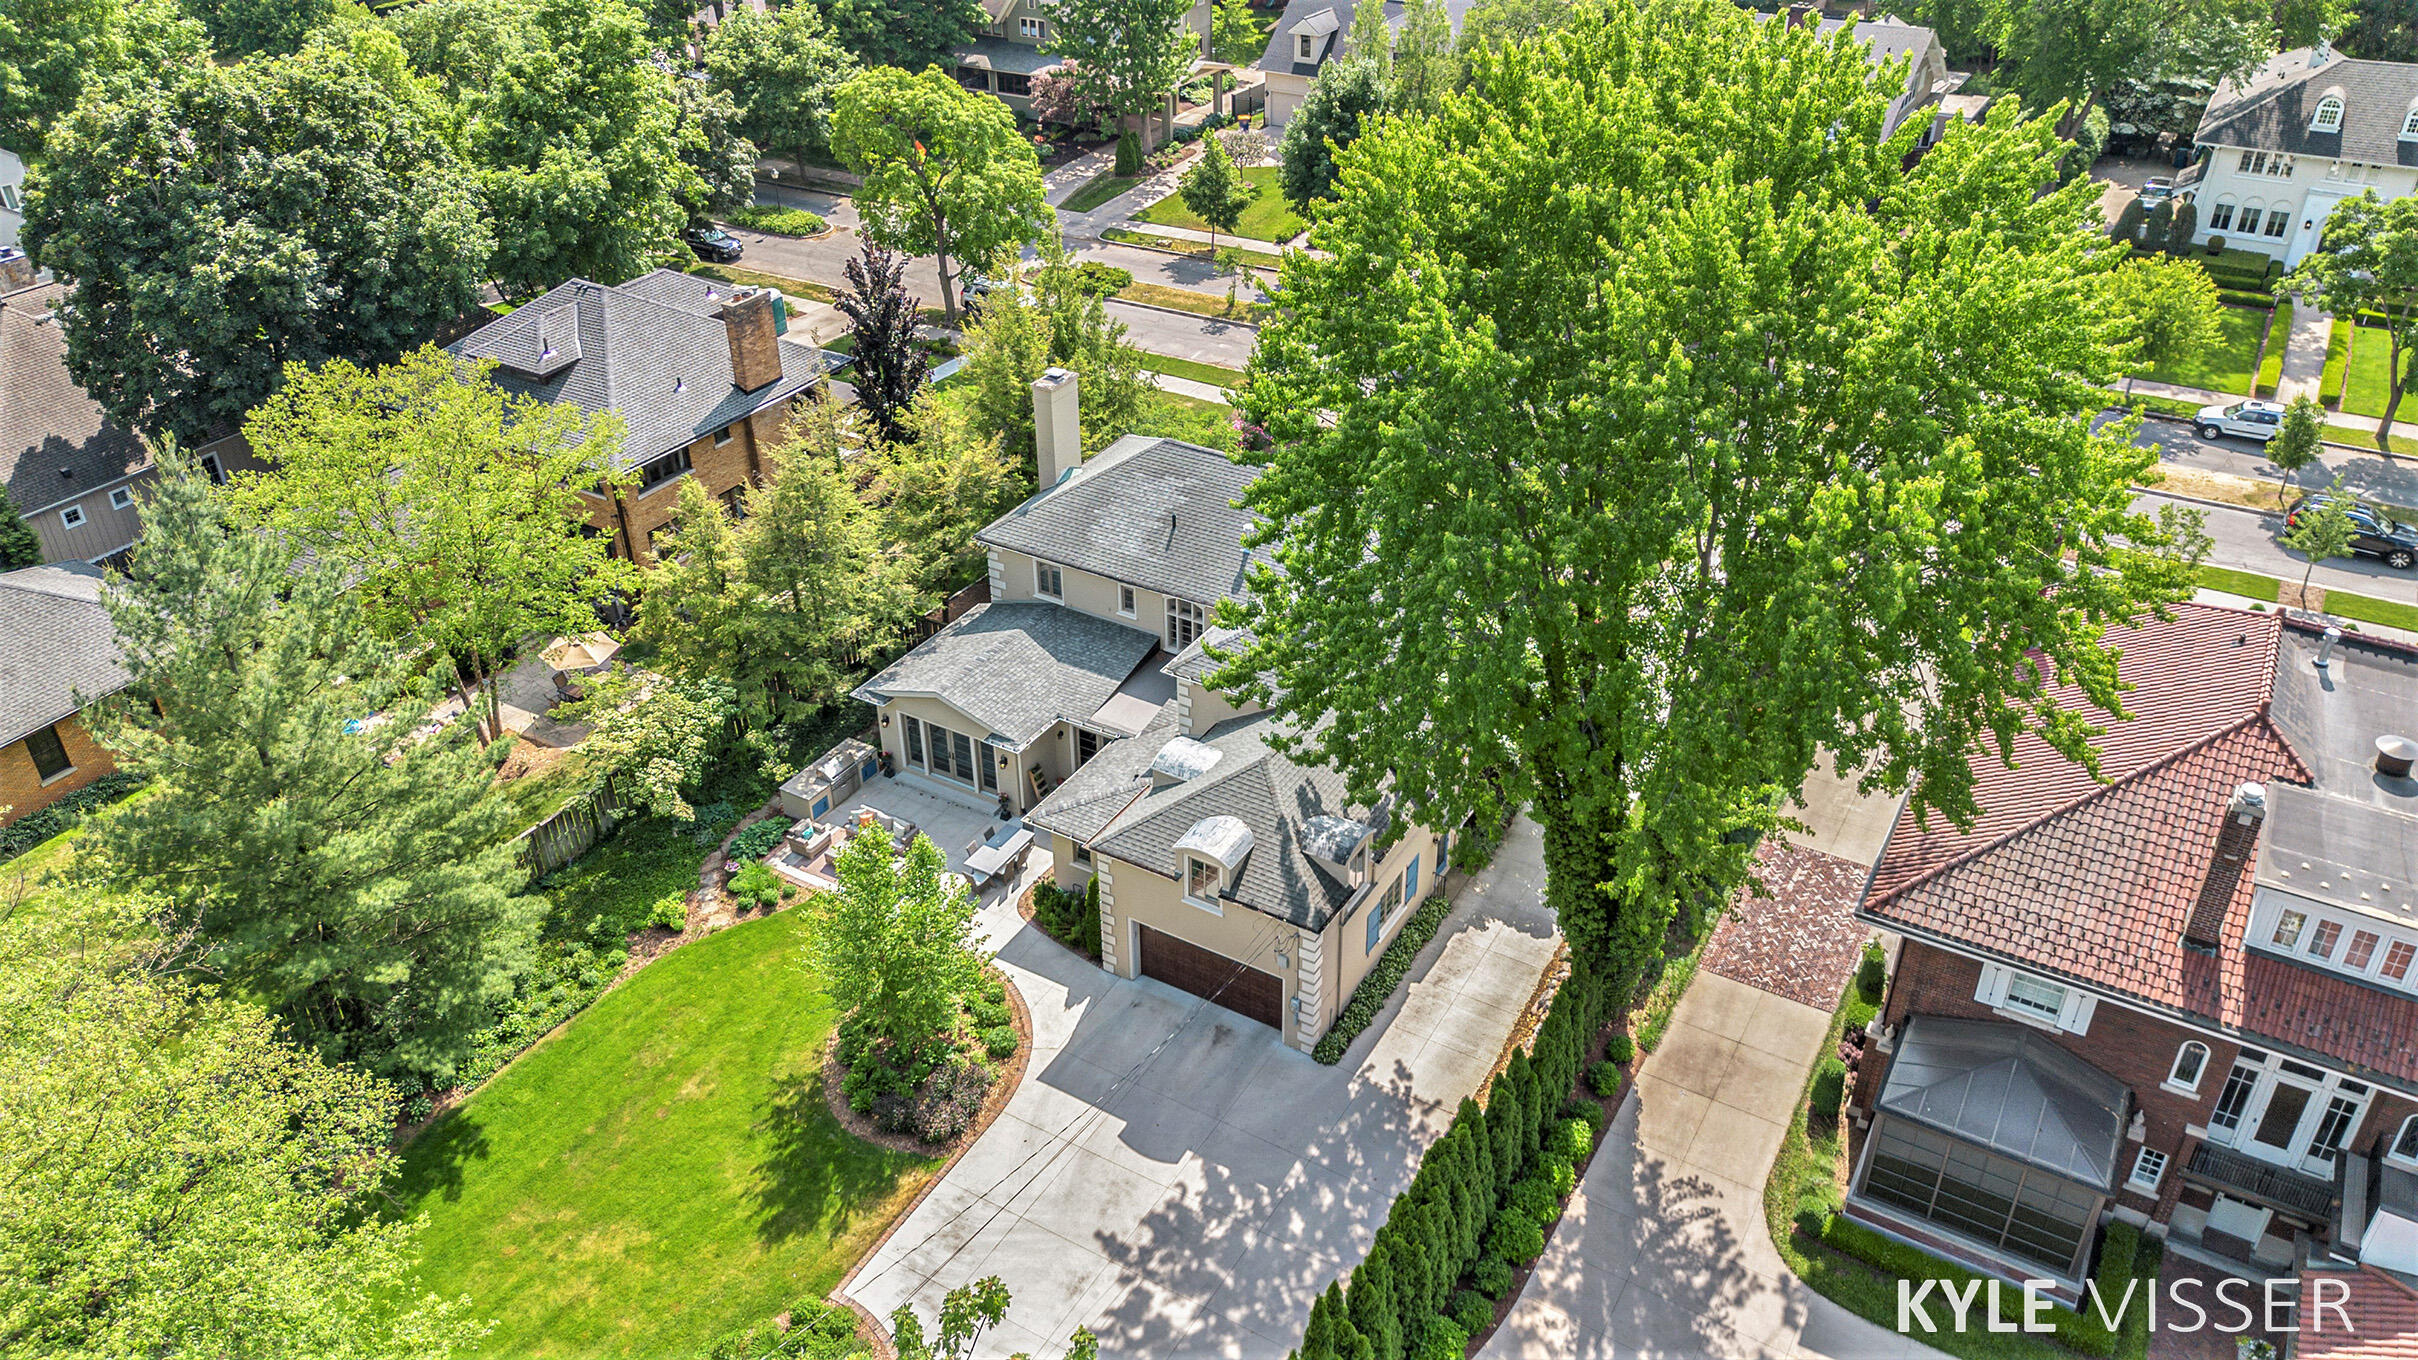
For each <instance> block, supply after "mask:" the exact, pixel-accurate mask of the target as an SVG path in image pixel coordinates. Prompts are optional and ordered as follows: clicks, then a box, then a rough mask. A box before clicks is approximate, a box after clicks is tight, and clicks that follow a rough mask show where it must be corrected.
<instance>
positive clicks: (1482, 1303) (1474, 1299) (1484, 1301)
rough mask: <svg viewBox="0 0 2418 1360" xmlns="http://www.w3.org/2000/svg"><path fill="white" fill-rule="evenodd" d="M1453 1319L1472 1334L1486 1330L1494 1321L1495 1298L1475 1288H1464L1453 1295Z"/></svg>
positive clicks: (1462, 1328) (1463, 1329)
mask: <svg viewBox="0 0 2418 1360" xmlns="http://www.w3.org/2000/svg"><path fill="white" fill-rule="evenodd" d="M1451 1315H1452V1320H1453V1322H1454V1324H1455V1325H1457V1326H1458V1327H1460V1329H1461V1330H1462V1331H1464V1332H1467V1333H1469V1334H1470V1335H1471V1336H1476V1335H1477V1334H1478V1333H1480V1332H1482V1331H1485V1330H1486V1324H1488V1323H1490V1322H1492V1321H1494V1300H1492V1299H1490V1298H1488V1297H1486V1296H1485V1295H1484V1294H1481V1293H1479V1292H1478V1291H1477V1290H1474V1289H1464V1290H1461V1291H1460V1292H1459V1293H1456V1294H1454V1295H1453V1296H1452V1309H1451Z"/></svg>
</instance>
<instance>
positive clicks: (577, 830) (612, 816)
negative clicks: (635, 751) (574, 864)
mask: <svg viewBox="0 0 2418 1360" xmlns="http://www.w3.org/2000/svg"><path fill="white" fill-rule="evenodd" d="M627 815H628V814H627V812H626V810H625V809H624V808H623V807H622V803H621V796H620V794H618V793H617V792H615V791H614V788H613V781H612V779H611V778H610V777H608V778H607V779H606V780H605V782H604V783H602V784H600V785H598V786H597V788H596V789H595V791H594V792H591V793H588V794H584V795H582V796H581V797H579V798H576V799H574V800H572V802H571V804H570V806H568V807H565V808H564V809H563V810H562V811H560V812H557V813H555V814H554V815H553V816H551V817H548V818H547V819H546V820H544V821H542V822H539V823H538V824H537V825H535V826H533V827H530V828H529V829H528V830H526V831H524V832H522V833H521V834H520V837H519V844H520V852H521V863H522V864H523V865H524V866H526V867H527V868H528V870H529V877H531V878H533V879H535V878H543V877H545V876H546V875H548V874H550V873H553V872H554V871H555V870H557V869H560V868H561V867H563V866H564V865H566V864H569V863H570V862H571V861H573V860H575V859H578V858H579V857H580V856H581V855H584V854H586V853H588V850H589V848H590V847H592V846H594V845H595V844H596V843H597V842H598V841H600V840H603V839H604V838H605V837H606V836H607V835H608V834H610V833H611V832H612V830H613V828H614V827H617V826H619V825H621V823H622V819H623V818H624V817H625V816H627Z"/></svg>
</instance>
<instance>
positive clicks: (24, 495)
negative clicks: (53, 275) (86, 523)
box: [0, 283, 151, 515]
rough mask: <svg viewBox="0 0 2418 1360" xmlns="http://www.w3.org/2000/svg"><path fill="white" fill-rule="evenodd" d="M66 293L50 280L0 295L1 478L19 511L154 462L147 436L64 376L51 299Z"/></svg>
mask: <svg viewBox="0 0 2418 1360" xmlns="http://www.w3.org/2000/svg"><path fill="white" fill-rule="evenodd" d="M69 292H70V290H69V289H68V288H67V287H66V286H65V285H64V284H57V283H45V284H38V285H36V286H35V287H32V288H21V289H18V290H17V291H16V292H13V293H10V294H8V295H7V296H6V297H0V482H5V483H7V485H8V495H9V499H10V500H13V501H15V502H16V503H17V513H19V514H22V515H30V514H32V513H34V512H35V511H37V510H39V509H41V508H43V507H44V506H47V505H51V504H53V503H55V502H58V501H62V500H65V499H67V498H68V497H70V496H76V495H81V494H82V493H84V492H87V491H93V490H97V489H99V488H101V487H104V486H107V485H109V484H110V483H111V482H115V481H118V480H120V479H122V478H124V477H126V476H127V475H128V474H130V473H133V472H136V471H139V470H141V469H143V468H145V467H148V466H150V465H151V451H150V450H149V449H147V448H145V447H144V446H143V441H142V440H140V439H138V438H136V437H135V434H134V432H133V431H132V430H127V429H123V428H120V427H119V426H118V425H117V424H115V423H114V422H112V421H111V420H110V419H109V418H108V417H107V416H104V415H102V414H101V408H100V407H99V406H98V405H96V404H95V403H94V402H93V400H92V398H90V397H88V396H86V395H84V389H83V388H81V387H78V386H77V385H76V380H75V379H73V378H71V377H69V376H67V341H66V338H65V337H64V336H62V335H60V333H59V323H58V322H57V321H55V320H52V319H51V304H52V303H54V302H64V301H65V300H66V299H67V297H68V294H69ZM62 472H64V473H65V475H64V476H62V475H61V473H62Z"/></svg>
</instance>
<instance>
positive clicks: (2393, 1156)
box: [2384, 1114, 2418, 1171]
mask: <svg viewBox="0 0 2418 1360" xmlns="http://www.w3.org/2000/svg"><path fill="white" fill-rule="evenodd" d="M2413 1124H2418V1114H2414V1115H2411V1116H2410V1117H2409V1118H2407V1119H2404V1120H2402V1121H2401V1123H2400V1124H2399V1125H2398V1126H2397V1127H2395V1128H2394V1130H2393V1137H2392V1140H2391V1141H2390V1142H2388V1143H2386V1144H2385V1145H2384V1158H2385V1160H2386V1161H2388V1162H2391V1163H2392V1164H2393V1165H2395V1166H2398V1167H2403V1168H2406V1169H2408V1170H2411V1171H2418V1157H2405V1156H2403V1155H2402V1154H2401V1140H2402V1139H2403V1138H2404V1137H2406V1136H2407V1135H2408V1134H2409V1132H2410V1126H2411V1125H2413Z"/></svg>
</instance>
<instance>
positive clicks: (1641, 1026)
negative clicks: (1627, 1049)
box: [1627, 927, 1713, 1053]
mask: <svg viewBox="0 0 2418 1360" xmlns="http://www.w3.org/2000/svg"><path fill="white" fill-rule="evenodd" d="M1712 941H1713V932H1712V930H1711V929H1710V928H1709V927H1708V928H1707V929H1706V930H1705V932H1704V934H1703V935H1701V936H1699V937H1698V938H1697V939H1696V940H1695V941H1693V942H1692V943H1690V944H1689V945H1688V948H1687V952H1685V953H1682V954H1673V953H1672V952H1671V942H1669V941H1665V943H1664V945H1663V953H1662V957H1661V958H1660V959H1658V960H1657V961H1656V962H1655V964H1654V965H1653V967H1654V968H1656V969H1658V970H1659V971H1658V972H1657V973H1656V975H1655V978H1654V986H1653V989H1652V990H1651V991H1649V992H1647V993H1646V999H1645V1000H1644V1001H1643V1002H1641V1003H1640V1004H1639V1005H1638V1007H1637V1009H1636V1010H1634V1011H1632V1012H1630V1014H1629V1022H1628V1026H1627V1028H1628V1032H1629V1033H1630V1034H1631V1035H1633V1036H1635V1038H1636V1040H1637V1050H1638V1052H1640V1053H1651V1052H1653V1051H1654V1050H1655V1049H1657V1048H1660V1047H1661V1046H1662V1036H1663V1031H1665V1030H1667V1029H1669V1028H1670V1027H1671V1012H1673V1011H1675V1010H1677V1009H1679V999H1680V998H1681V997H1683V996H1685V995H1687V990H1688V984H1689V983H1691V982H1694V981H1695V980H1696V965H1697V963H1698V962H1699V961H1700V960H1702V959H1703V958H1704V947H1705V946H1706V945H1708V944H1710V943H1712Z"/></svg>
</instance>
